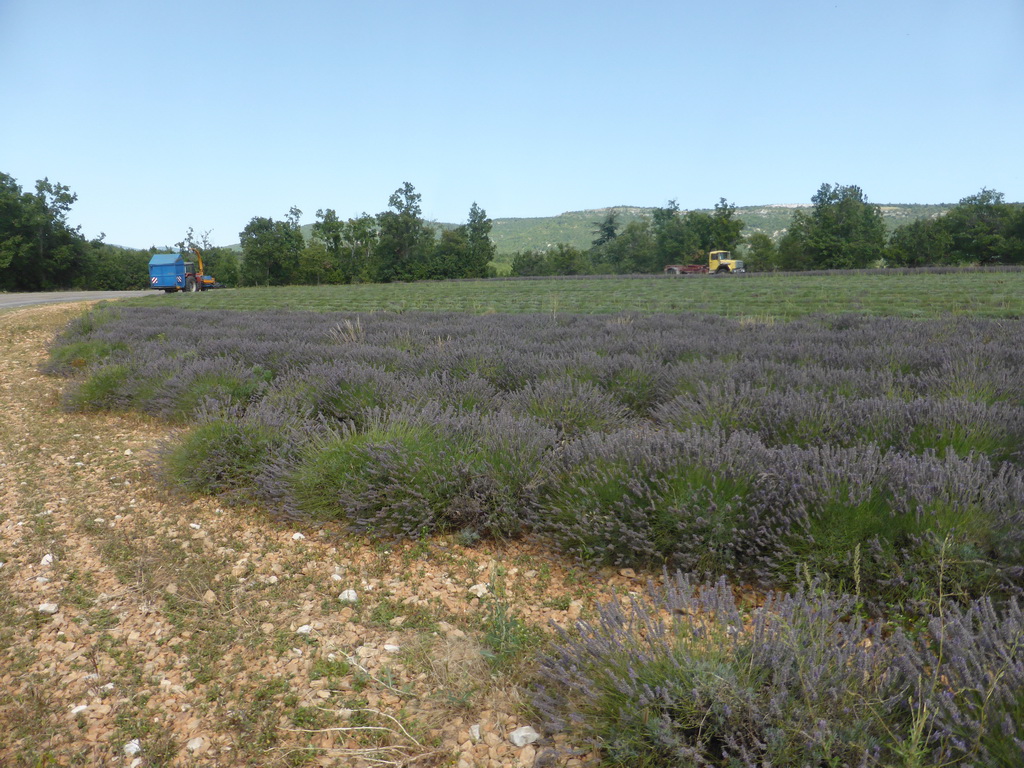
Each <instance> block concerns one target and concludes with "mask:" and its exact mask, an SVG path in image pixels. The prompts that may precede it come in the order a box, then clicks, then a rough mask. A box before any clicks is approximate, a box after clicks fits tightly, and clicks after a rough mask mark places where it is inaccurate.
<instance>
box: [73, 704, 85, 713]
mask: <svg viewBox="0 0 1024 768" xmlns="http://www.w3.org/2000/svg"><path fill="white" fill-rule="evenodd" d="M87 709H89V707H88V706H87V705H85V704H79V705H78V706H77V707H75V708H74V709H72V710H71V714H72V715H80V714H82V713H83V712H85V711H86V710H87Z"/></svg>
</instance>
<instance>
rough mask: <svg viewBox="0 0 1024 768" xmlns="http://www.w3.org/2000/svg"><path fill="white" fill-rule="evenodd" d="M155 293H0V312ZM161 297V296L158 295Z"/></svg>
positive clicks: (152, 292)
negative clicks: (34, 305)
mask: <svg viewBox="0 0 1024 768" xmlns="http://www.w3.org/2000/svg"><path fill="white" fill-rule="evenodd" d="M155 293H156V291H54V292H52V293H46V292H41V293H0V310H4V309H13V308H14V307H27V306H30V305H32V304H55V303H58V302H66V301H99V300H100V299H127V298H129V297H131V296H150V295H154V294H155ZM160 295H161V296H162V295H163V294H160Z"/></svg>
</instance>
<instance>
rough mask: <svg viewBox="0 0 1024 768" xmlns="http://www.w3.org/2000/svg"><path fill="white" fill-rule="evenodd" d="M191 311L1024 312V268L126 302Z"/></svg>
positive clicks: (300, 289)
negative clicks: (997, 270) (190, 309)
mask: <svg viewBox="0 0 1024 768" xmlns="http://www.w3.org/2000/svg"><path fill="white" fill-rule="evenodd" d="M124 301H125V303H127V304H139V305H141V306H164V305H167V306H175V307H190V308H196V309H239V310H264V309H297V310H312V311H318V312H333V311H355V312H369V311H379V310H386V311H395V312H403V311H414V310H416V311H424V310H425V311H458V312H471V313H476V314H487V313H492V312H501V313H529V312H539V313H552V314H557V313H582V314H601V313H615V312H696V313H708V314H716V315H724V316H728V317H736V318H745V319H749V320H751V321H753V322H771V321H772V320H776V319H779V320H781V319H788V318H793V317H799V316H802V315H807V314H815V313H851V314H863V315H877V316H893V315H896V316H904V317H939V316H942V315H947V314H963V315H971V316H976V317H1020V316H1022V315H1024V272H979V271H965V272H955V273H945V274H939V273H935V272H921V273H909V274H908V273H904V272H891V271H885V270H878V271H865V272H857V273H844V274H831V275H822V274H814V275H811V274H799V273H792V274H785V273H752V274H748V275H743V276H740V275H731V276H725V277H716V276H707V275H701V276H695V277H677V278H665V277H661V276H650V277H644V278H620V277H614V278H581V279H543V280H478V281H453V282H434V281H425V282H419V283H390V284H363V285H349V286H285V287H279V288H238V289H233V290H224V291H208V292H206V293H199V294H187V295H186V294H181V295H169V296H164V295H153V296H146V297H142V298H137V299H126V300H124Z"/></svg>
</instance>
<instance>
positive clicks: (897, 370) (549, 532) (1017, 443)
mask: <svg viewBox="0 0 1024 768" xmlns="http://www.w3.org/2000/svg"><path fill="white" fill-rule="evenodd" d="M197 317H201V318H202V326H203V328H204V329H205V332H204V334H203V335H202V338H201V340H200V339H199V338H198V337H197V336H196V334H194V333H193V332H192V331H191V329H192V328H194V327H195V326H196V322H197ZM1020 331H1021V324H1020V322H1019V321H1007V320H1002V321H988V320H983V319H977V318H970V319H964V318H948V319H944V320H928V321H912V320H906V319H892V318H859V317H806V318H802V319H799V320H795V321H792V322H789V323H785V324H775V325H764V324H747V323H743V322H741V321H734V320H728V319H722V318H710V317H699V316H690V315H634V314H624V315H619V316H613V317H608V316H577V315H521V316H507V315H506V316H502V315H486V316H469V315H463V314H442V313H424V312H410V313H386V312H381V313H373V314H362V315H358V314H344V313H334V314H316V313H303V312H263V313H247V312H230V311H210V312H203V313H199V314H197V313H195V312H194V311H189V310H182V309H156V310H153V309H147V308H142V307H140V308H125V307H107V308H104V309H102V310H100V311H98V312H95V313H92V314H90V315H87V316H86V317H85V318H83V319H81V320H78V321H76V322H75V323H73V324H72V325H71V326H69V328H68V329H67V330H66V332H65V333H64V334H63V336H62V337H61V339H59V340H58V342H57V344H56V345H55V348H54V352H53V356H52V358H51V362H50V364H49V368H50V370H52V371H53V372H57V373H61V374H64V375H69V376H73V377H75V381H74V382H73V383H72V385H71V386H70V387H69V388H68V393H67V396H66V403H67V405H68V407H73V408H138V409H141V410H144V411H147V412H150V413H153V414H156V415H160V416H163V417H166V418H169V419H176V420H179V421H182V422H186V423H190V422H197V423H199V422H201V424H200V426H199V428H198V429H197V432H196V434H195V435H193V436H191V437H187V438H185V439H184V441H183V442H182V443H181V445H180V446H179V449H178V452H177V453H174V454H173V456H174V462H173V463H175V465H176V466H180V467H187V466H188V465H189V463H190V459H189V457H190V456H192V457H193V458H194V462H193V463H194V464H198V463H199V462H200V461H201V462H202V463H203V464H204V466H205V467H208V469H205V470H204V472H205V473H207V474H209V477H208V478H203V479H200V478H194V479H186V478H185V477H184V476H183V473H182V472H181V471H175V472H173V473H172V474H173V475H174V476H176V477H180V478H181V480H180V482H181V483H184V484H185V485H186V486H187V487H190V488H195V489H196V490H202V491H206V492H209V491H217V492H224V493H236V495H237V494H240V495H242V496H246V495H251V494H254V493H255V494H256V495H257V496H260V498H265V499H267V501H266V503H268V504H270V503H271V502H272V506H273V508H274V509H277V510H279V511H282V513H285V514H289V515H317V516H322V515H327V516H330V517H335V518H338V519H344V520H347V521H348V522H349V523H350V524H351V525H353V526H354V527H356V528H358V529H359V530H373V529H374V528H375V527H380V528H381V530H382V531H387V532H389V533H401V534H404V535H421V534H422V533H423V532H425V531H429V530H439V529H443V530H451V529H453V528H460V527H466V528H468V529H472V530H474V531H478V532H481V533H485V534H486V533H487V532H493V533H497V534H499V535H510V533H511V532H512V531H513V530H515V531H519V530H521V529H522V527H523V526H524V525H525V526H526V528H527V529H529V530H532V531H534V532H536V533H538V534H540V535H542V536H545V537H547V538H548V539H549V540H550V541H552V542H554V543H555V544H557V545H558V546H561V547H563V548H565V549H567V550H568V551H570V552H572V553H574V554H576V555H577V556H579V557H581V558H584V559H588V560H593V561H597V562H607V563H616V564H621V565H640V566H646V567H663V566H664V567H671V568H684V569H690V570H695V571H708V572H714V573H737V574H740V575H742V576H743V577H744V578H753V579H756V580H758V581H759V582H763V583H767V584H785V583H790V582H792V581H793V580H794V579H795V578H798V577H797V576H796V574H797V573H800V572H804V573H805V572H808V571H810V572H812V573H815V574H818V575H821V576H824V577H827V578H830V579H831V580H832V584H833V585H834V586H835V587H837V588H839V589H859V590H861V591H862V592H863V593H864V594H865V595H866V596H873V597H874V598H878V599H895V600H899V601H901V602H902V601H904V600H908V599H910V600H916V599H927V598H928V596H929V595H934V594H936V593H942V594H956V595H959V596H961V597H963V598H970V597H972V596H976V595H979V594H982V593H992V594H1013V593H1016V592H1019V591H1020V589H1021V587H1022V585H1024V576H1022V573H1021V568H1022V565H1024V544H1022V540H1021V537H1022V535H1024V534H1022V533H1021V532H1022V531H1024V525H1022V523H1024V520H1022V519H1021V516H1022V514H1024V513H1022V511H1021V510H1022V509H1024V493H1022V491H1021V483H1022V480H1021V477H1022V471H1024V470H1022V465H1024V456H1022V454H1021V446H1022V445H1024V377H1021V376H1020V375H1019V371H1020V370H1021V366H1022V365H1024V351H1022V349H1021V346H1020V344H1019V338H1020V335H1021V334H1020ZM200 411H201V412H202V414H203V415H202V418H200V415H199V414H200ZM399 412H401V414H402V415H401V416H399V415H398V414H399ZM218 421H222V422H223V423H218ZM403 430H404V431H403ZM501 432H505V433H507V434H506V435H505V436H506V437H508V438H509V440H511V443H514V445H512V444H511V443H510V444H509V445H507V446H503V445H499V444H498V442H500V441H499V440H498V437H499V436H500V433H501ZM496 435H498V436H496ZM314 437H315V438H316V439H313V438H314ZM496 441H498V442H496ZM516 451H522V457H521V459H522V460H521V461H520V460H519V458H517V457H516V456H515V452H516ZM435 456H438V457H441V458H440V459H435V458H434V457H435ZM221 462H223V466H222V467H221V466H219V464H220V463H221ZM524 462H528V463H529V469H530V472H529V477H528V478H526V479H524V477H525V476H524V475H523V474H522V472H521V470H522V466H524ZM382 468H386V470H387V471H386V472H385V471H383V470H382ZM450 510H462V511H458V512H456V511H450ZM940 555H941V558H940ZM940 559H941V561H942V563H943V566H942V568H941V569H940V568H938V567H937V566H936V563H937V562H939V560H940ZM800 578H802V577H800Z"/></svg>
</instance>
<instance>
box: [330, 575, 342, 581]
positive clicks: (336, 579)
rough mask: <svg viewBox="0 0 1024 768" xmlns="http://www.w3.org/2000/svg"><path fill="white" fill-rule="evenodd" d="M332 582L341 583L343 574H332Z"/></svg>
mask: <svg viewBox="0 0 1024 768" xmlns="http://www.w3.org/2000/svg"><path fill="white" fill-rule="evenodd" d="M331 581H341V574H340V573H332V574H331Z"/></svg>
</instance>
